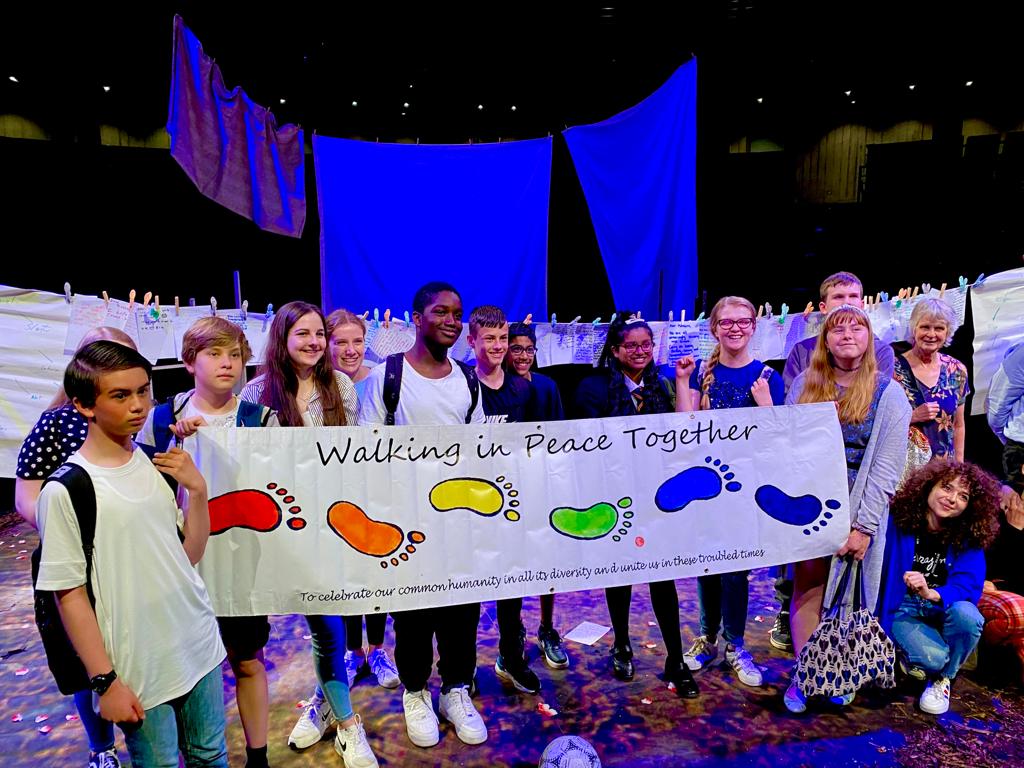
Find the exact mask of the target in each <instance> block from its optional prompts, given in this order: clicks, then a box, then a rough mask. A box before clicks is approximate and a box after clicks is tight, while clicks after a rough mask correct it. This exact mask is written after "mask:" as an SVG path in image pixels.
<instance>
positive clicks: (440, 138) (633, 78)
mask: <svg viewBox="0 0 1024 768" xmlns="http://www.w3.org/2000/svg"><path fill="white" fill-rule="evenodd" d="M1013 7H1014V6H1012V5H1009V4H977V3H976V4H973V5H972V6H971V10H969V11H967V10H959V11H956V12H949V13H947V14H946V15H945V16H943V15H942V12H941V11H938V10H936V9H937V8H938V5H937V4H934V3H905V2H903V3H900V2H895V1H893V0H890V2H888V3H871V2H860V3H852V2H831V3H820V2H819V3H784V2H779V1H778V0H773V1H769V0H713V1H710V2H702V3H675V4H672V3H662V4H659V5H654V4H646V3H619V2H614V1H613V0H607V2H604V3H593V2H581V3H566V2H562V3H558V2H549V3H544V4H538V3H511V2H504V3H476V4H452V3H418V4H414V5H409V6H402V5H400V4H390V3H389V4H383V3H365V4H354V3H330V4H323V5H318V4H313V3H296V4H293V5H291V6H288V5H286V4H274V5H270V4H260V3H246V4H241V3H227V2H216V3H215V2H209V0H207V2H179V3H160V2H156V3H133V4H123V5H119V4H110V5H107V6H105V7H103V9H101V10H90V11H88V12H86V11H83V10H65V9H62V8H60V9H58V7H57V6H49V5H43V4H36V5H35V6H34V7H31V8H25V7H22V8H14V9H5V10H4V12H3V18H4V23H3V25H2V27H0V114H3V113H15V114H21V115H24V116H26V117H29V118H30V119H33V120H34V121H36V122H38V123H39V124H40V125H42V126H43V128H44V129H45V130H46V131H47V132H48V133H49V134H50V135H51V136H52V137H53V138H54V139H57V140H77V141H90V140H93V141H94V140H95V136H96V134H97V130H96V126H98V125H99V124H103V123H106V124H113V125H117V126H119V127H122V128H124V129H126V130H127V131H129V132H130V133H134V134H135V135H140V136H142V135H148V134H149V133H151V132H152V131H153V130H154V129H156V128H158V127H159V126H161V125H162V124H163V122H164V120H165V116H166V109H167V92H168V82H169V71H170V58H171V56H170V47H171V24H172V18H173V14H174V13H175V12H178V13H181V15H182V16H183V18H184V19H185V23H186V24H188V25H189V26H190V27H191V28H192V30H193V31H194V32H195V33H196V35H197V36H198V38H199V39H200V40H201V41H202V43H203V45H204V47H205V50H206V52H207V53H208V54H209V55H211V56H213V57H214V58H216V60H217V61H218V62H219V63H220V65H221V68H222V70H223V73H224V78H225V82H226V83H227V84H228V85H229V86H233V85H241V86H243V87H244V88H245V89H246V90H247V91H248V93H249V95H250V96H252V97H253V98H254V99H255V100H256V101H258V102H260V103H264V104H267V105H270V106H271V107H272V108H273V109H274V111H275V113H276V114H277V115H278V120H279V123H284V122H298V123H300V124H301V125H303V127H305V128H306V129H307V130H316V131H319V132H322V133H326V134H331V135H339V136H359V137H362V138H366V139H371V140H372V139H376V138H379V139H381V140H395V139H399V138H419V139H420V140H422V141H426V142H446V143H460V142H464V141H467V140H470V139H472V140H475V141H495V140H497V139H499V138H530V137H535V136H543V135H546V134H547V133H554V132H557V131H560V130H562V129H563V128H564V127H566V126H567V125H574V124H580V123H586V122H593V121H596V120H600V119H603V118H606V117H608V116H610V115H612V114H615V113H616V112H619V111H621V110H622V109H625V108H627V107H629V106H631V105H632V104H635V103H636V102H637V101H639V100H640V99H642V98H643V97H644V96H646V95H647V94H649V93H650V92H651V91H652V90H654V89H655V88H656V87H657V86H658V85H659V84H660V83H661V82H663V81H664V80H665V79H666V78H667V77H668V76H669V75H670V74H671V73H672V71H673V70H674V69H675V68H676V67H678V66H679V65H680V64H682V63H684V62H685V61H687V60H688V59H689V58H690V56H691V55H692V54H696V55H697V56H698V59H699V60H700V61H701V70H702V74H701V78H702V79H701V85H702V89H703V95H702V106H703V112H704V117H705V119H706V120H708V121H709V122H708V123H706V124H709V125H712V126H714V127H715V128H716V131H717V132H718V133H719V134H720V135H721V136H722V137H723V138H730V137H733V136H738V135H742V134H745V133H747V132H749V131H751V130H754V131H757V130H762V131H766V132H773V131H774V132H776V133H779V132H782V133H787V132H791V131H792V130H794V129H798V128H799V126H808V125H809V124H819V123H821V124H828V123H834V122H835V121H836V120H837V119H838V120H842V119H844V118H849V119H859V120H861V121H864V122H872V121H879V122H885V121H889V120H895V119H907V118H909V117H915V116H916V115H915V114H914V113H915V112H919V111H922V110H924V111H930V112H934V111H935V110H936V109H938V110H939V111H942V112H944V113H946V114H952V113H954V112H955V113H957V114H959V113H960V112H964V111H967V112H979V113H985V114H986V115H987V116H989V117H990V119H997V118H998V113H999V112H1000V110H1002V109H1004V105H1006V104H1007V102H1008V101H1012V102H1013V108H1014V109H1015V110H1016V103H1017V102H1019V98H1012V96H1014V95H1017V96H1019V93H1020V84H1019V80H1018V73H1019V68H1020V65H1019V55H1018V51H1019V42H1018V41H1016V40H1009V39H1007V41H1006V44H1003V43H1002V42H1001V37H1002V36H1004V35H1005V36H1008V35H1010V34H1011V33H1012V32H1013V29H1014V23H1013V22H1014V20H1015V16H1014V15H1013V14H1012V13H1011V12H1010V11H1008V10H1006V9H1012V8H1013ZM11 76H14V77H16V78H17V80H18V82H17V83H14V82H11V81H10V79H9V78H10V77H11ZM967 80H971V81H972V82H973V85H972V86H971V87H970V88H967V87H966V86H965V82H966V81H967ZM909 85H915V86H916V87H915V89H914V90H913V91H911V90H910V89H909ZM103 86H108V87H109V89H110V90H109V91H108V92H104V90H103ZM410 86H411V87H410ZM847 90H850V91H852V95H851V96H847V95H846V94H845V91H847ZM757 98H762V99H763V102H762V103H760V104H759V103H757V101H756V99H757ZM281 99H284V103H283V104H282V103H281ZM353 101H355V102H357V106H354V107H353V106H352V102H353ZM851 102H856V103H851ZM406 103H408V104H409V106H408V107H405V106H404V104H406ZM481 105H482V106H483V109H480V108H479V107H480V106H481ZM513 106H515V110H514V111H513V110H512V107H513ZM1017 111H1018V112H1019V110H1017ZM403 112H404V113H405V114H402V113H403Z"/></svg>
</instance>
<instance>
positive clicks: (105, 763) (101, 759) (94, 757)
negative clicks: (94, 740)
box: [89, 748, 121, 768]
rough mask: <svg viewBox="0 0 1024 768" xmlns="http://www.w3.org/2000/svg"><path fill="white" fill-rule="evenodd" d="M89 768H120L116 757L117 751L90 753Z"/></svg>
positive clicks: (119, 762) (118, 759)
mask: <svg viewBox="0 0 1024 768" xmlns="http://www.w3.org/2000/svg"><path fill="white" fill-rule="evenodd" d="M89 768H121V758H119V757H118V756H117V749H116V748H114V749H105V750H103V751H102V752H92V753H90V754H89Z"/></svg>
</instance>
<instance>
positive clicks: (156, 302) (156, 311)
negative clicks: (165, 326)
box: [153, 296, 160, 320]
mask: <svg viewBox="0 0 1024 768" xmlns="http://www.w3.org/2000/svg"><path fill="white" fill-rule="evenodd" d="M153 319H154V320H159V319H160V297H159V296H154V297H153Z"/></svg>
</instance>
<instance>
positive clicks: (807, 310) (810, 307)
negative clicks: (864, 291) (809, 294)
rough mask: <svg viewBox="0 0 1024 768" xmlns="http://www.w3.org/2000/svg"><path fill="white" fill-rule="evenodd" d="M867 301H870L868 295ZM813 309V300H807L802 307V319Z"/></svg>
mask: <svg viewBox="0 0 1024 768" xmlns="http://www.w3.org/2000/svg"><path fill="white" fill-rule="evenodd" d="M868 301H869V302H870V301H871V297H870V296H868ZM813 311H814V302H813V301H808V302H807V306H806V307H804V320H806V319H807V316H808V315H810V314H811V312H813Z"/></svg>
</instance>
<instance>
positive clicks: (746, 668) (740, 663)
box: [729, 646, 761, 675]
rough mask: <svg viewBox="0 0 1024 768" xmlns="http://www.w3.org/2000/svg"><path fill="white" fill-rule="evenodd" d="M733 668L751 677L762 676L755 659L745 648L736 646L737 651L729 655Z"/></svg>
mask: <svg viewBox="0 0 1024 768" xmlns="http://www.w3.org/2000/svg"><path fill="white" fill-rule="evenodd" d="M729 656H730V657H731V658H730V661H729V663H730V664H731V665H732V668H733V669H735V670H738V671H741V672H745V673H747V674H751V675H757V674H760V672H761V670H759V669H758V668H757V664H755V663H754V658H753V657H752V656H751V655H750V652H749V651H747V649H746V648H744V647H743V646H736V650H734V651H733V652H732V653H730V654H729Z"/></svg>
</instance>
